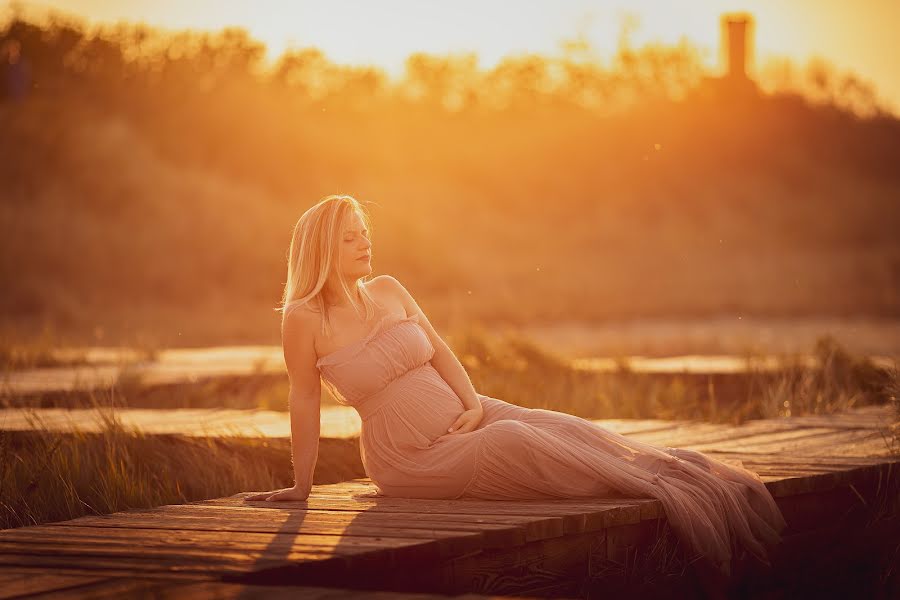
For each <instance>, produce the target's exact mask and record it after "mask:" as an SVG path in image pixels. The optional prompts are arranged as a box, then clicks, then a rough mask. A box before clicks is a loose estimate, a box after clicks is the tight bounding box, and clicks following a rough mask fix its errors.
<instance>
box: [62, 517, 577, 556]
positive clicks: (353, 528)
mask: <svg viewBox="0 0 900 600" xmlns="http://www.w3.org/2000/svg"><path fill="white" fill-rule="evenodd" d="M447 516H450V517H458V515H447ZM59 525H61V526H66V527H84V526H93V527H110V528H120V529H129V530H131V529H179V530H198V531H214V532H235V533H237V532H249V533H253V532H255V533H277V532H279V531H283V526H282V525H281V524H279V523H275V522H272V521H270V520H267V521H265V522H263V521H259V520H254V519H246V518H245V517H242V518H239V519H237V518H227V517H221V516H217V517H211V516H204V517H192V516H181V515H178V516H173V515H171V514H169V515H166V516H165V518H160V517H159V516H154V515H148V516H145V517H140V516H136V515H135V516H131V517H130V518H128V519H127V520H117V521H115V522H110V521H109V520H103V519H101V518H98V517H91V520H88V521H85V522H81V523H72V522H68V521H67V522H62V523H60V524H59ZM291 531H292V532H296V533H300V534H318V535H335V536H345V537H351V536H376V535H379V536H383V537H404V538H423V539H431V538H432V537H433V536H434V535H435V532H439V534H445V533H446V534H456V533H459V534H466V533H476V532H477V533H481V534H482V536H483V540H482V543H481V544H480V547H485V548H495V547H507V546H514V545H518V544H522V543H525V541H526V540H527V539H528V538H527V537H526V534H525V528H524V527H519V526H516V525H507V524H500V523H484V522H481V523H467V522H464V521H463V520H462V519H461V520H460V521H457V522H447V521H445V520H420V519H417V520H415V521H413V522H410V521H409V520H407V519H404V520H402V521H401V520H389V521H388V520H382V521H380V522H378V523H377V524H366V523H358V522H356V518H355V517H353V516H352V515H347V516H344V517H337V518H334V517H330V516H327V515H323V516H316V517H315V518H314V519H305V520H304V521H303V522H302V523H300V524H299V525H298V526H296V528H292V530H291ZM560 534H561V528H560Z"/></svg>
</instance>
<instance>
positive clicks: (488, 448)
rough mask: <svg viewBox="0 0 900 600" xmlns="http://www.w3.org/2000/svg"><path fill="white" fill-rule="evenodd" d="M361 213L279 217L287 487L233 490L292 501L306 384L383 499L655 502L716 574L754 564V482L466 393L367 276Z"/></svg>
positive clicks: (303, 447) (451, 364)
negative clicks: (289, 460)
mask: <svg viewBox="0 0 900 600" xmlns="http://www.w3.org/2000/svg"><path fill="white" fill-rule="evenodd" d="M368 229H369V219H368V215H367V214H366V211H365V210H364V209H363V207H362V206H361V205H360V203H359V202H357V201H356V200H355V199H354V198H352V197H350V196H344V195H335V196H328V197H326V198H324V199H322V200H321V201H320V202H319V203H317V204H316V205H315V206H313V207H312V208H310V209H309V210H307V211H306V212H305V213H304V214H303V216H302V217H300V220H299V221H298V222H297V224H296V226H295V227H294V232H293V238H292V240H291V248H290V256H289V260H288V278H287V283H286V286H285V290H284V297H283V305H282V307H281V309H280V310H282V340H283V345H284V357H285V362H286V364H287V369H288V376H289V378H290V418H291V432H292V436H291V438H292V453H293V464H294V477H295V481H296V484H295V485H294V486H293V487H291V488H287V489H283V490H278V491H274V492H267V493H263V494H257V495H254V496H250V497H248V498H247V500H251V501H252V500H269V501H282V500H305V499H306V498H307V497H308V496H309V492H310V488H311V487H312V475H313V470H314V466H315V462H316V458H317V450H318V441H319V400H320V394H321V387H320V384H321V382H323V381H324V382H325V385H326V386H327V387H328V388H329V390H330V391H331V393H332V394H333V395H334V397H335V398H336V399H337V400H338V402H341V403H343V404H349V405H351V406H353V407H354V408H355V409H356V410H357V411H358V412H359V415H360V417H361V418H362V431H361V435H360V451H361V456H362V461H363V465H364V467H365V470H366V473H367V474H368V476H369V477H370V478H371V479H372V481H373V482H374V483H375V485H376V486H377V488H378V492H379V494H380V495H383V496H394V497H406V498H484V499H498V500H516V499H538V498H585V497H590V498H604V497H610V496H619V497H622V496H626V497H639V498H657V499H659V500H660V501H661V503H662V505H663V507H664V509H665V512H666V515H667V518H668V521H669V523H670V524H671V526H672V529H673V531H674V532H675V533H676V534H677V535H678V536H679V538H680V539H681V540H682V541H683V542H684V543H686V545H687V547H688V549H689V550H690V551H692V552H694V553H697V554H698V555H702V556H703V557H704V558H705V559H707V560H708V561H710V562H711V564H712V565H713V566H714V567H715V568H717V569H719V570H720V571H721V572H722V573H725V574H727V573H729V572H730V564H731V558H732V551H733V549H735V548H736V547H743V548H744V549H746V550H747V551H749V552H750V553H751V554H753V555H754V556H756V557H757V558H758V559H759V560H761V561H762V562H763V563H765V564H769V562H768V559H767V548H766V545H773V544H775V543H777V542H778V541H779V540H780V533H781V531H782V529H783V528H784V527H785V525H786V523H785V521H784V519H783V517H782V515H781V512H780V511H779V509H778V507H777V505H776V504H775V501H774V500H773V498H772V496H771V495H770V494H769V492H768V490H767V489H766V487H765V485H764V484H763V482H762V480H761V479H759V477H758V476H757V475H756V474H754V473H752V472H751V471H748V470H746V469H744V468H743V467H742V466H734V465H730V464H726V463H723V462H718V461H715V460H713V459H711V458H709V457H707V456H705V455H703V454H701V453H699V452H696V451H691V450H682V449H677V448H658V447H655V446H652V445H649V444H646V443H642V442H639V441H636V440H633V439H630V438H627V437H624V436H622V435H619V434H616V433H614V432H612V431H608V430H606V429H604V428H602V427H600V426H598V425H596V424H595V423H592V422H590V421H588V420H585V419H582V418H580V417H575V416H573V415H569V414H566V413H562V412H557V411H553V410H545V409H529V408H524V407H521V406H517V405H515V404H510V403H507V402H504V401H503V400H499V399H497V398H492V397H490V396H485V395H484V394H479V393H477V392H476V391H475V389H474V388H473V386H472V383H471V381H470V380H469V378H468V376H467V374H466V371H465V369H464V368H463V366H462V365H461V364H460V362H459V360H457V358H456V357H455V356H454V354H453V352H452V351H451V350H450V348H449V347H448V346H447V344H446V343H444V341H443V340H442V339H441V337H440V336H439V335H438V334H437V332H435V330H434V327H432V325H431V323H430V322H429V320H428V318H427V317H426V316H425V314H424V313H423V312H422V309H421V308H420V307H419V305H418V304H417V303H416V301H415V300H414V299H413V297H412V296H411V295H410V294H409V292H408V291H407V290H406V289H405V288H404V286H403V285H401V283H400V282H399V281H397V279H395V278H394V277H391V276H389V275H380V276H378V277H374V278H371V279H368V280H366V278H367V277H368V276H369V275H371V272H372V267H371V258H372V257H371V250H372V244H371V242H370V240H369V231H368Z"/></svg>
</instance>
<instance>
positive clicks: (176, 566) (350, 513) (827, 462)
mask: <svg viewBox="0 0 900 600" xmlns="http://www.w3.org/2000/svg"><path fill="white" fill-rule="evenodd" d="M889 410H890V409H889V408H888V407H867V408H864V409H858V410H855V411H852V412H850V413H847V414H841V415H831V416H827V417H825V416H819V417H809V418H799V419H775V420H768V421H756V422H751V423H748V424H746V425H745V426H743V427H736V428H728V427H725V428H724V429H723V428H721V426H711V425H709V424H694V425H692V424H689V423H683V422H679V423H665V422H659V421H639V422H630V423H629V422H626V421H621V420H619V421H598V424H601V425H603V424H608V426H609V427H610V428H614V429H616V430H617V431H619V432H621V433H626V434H629V435H633V436H635V437H638V438H641V439H645V440H647V441H652V442H654V443H658V444H662V445H665V446H673V447H696V448H703V449H705V450H706V451H707V452H709V453H710V454H711V455H713V456H716V457H719V458H722V459H727V460H739V461H741V462H742V463H743V464H744V466H745V467H747V468H749V469H751V470H753V471H755V472H757V473H758V474H759V475H760V477H761V478H762V479H763V481H765V482H766V485H767V486H768V487H769V489H770V490H771V491H772V493H773V495H774V496H775V497H776V499H777V500H778V501H779V504H780V505H783V506H784V507H785V510H786V514H788V513H789V515H790V516H789V517H788V521H789V523H791V524H792V525H795V524H796V523H800V522H806V524H809V521H810V520H811V519H821V520H827V519H829V518H830V517H828V515H830V514H831V513H829V512H828V510H827V509H829V507H837V508H839V509H840V510H844V509H845V508H846V507H847V506H851V505H853V504H854V503H855V504H860V503H861V504H864V505H865V506H866V507H867V508H870V507H871V506H874V505H875V504H877V503H880V502H884V500H883V499H884V498H885V497H887V498H889V499H890V498H893V499H894V500H891V502H893V504H890V502H889V503H888V504H889V505H890V507H891V509H892V510H893V509H894V508H896V498H900V487H898V472H897V471H898V463H900V457H898V456H897V455H893V456H889V455H887V454H886V453H885V452H884V450H883V449H882V448H878V447H877V446H876V445H875V444H874V443H873V442H872V440H871V439H869V438H868V437H866V436H864V435H863V434H866V433H867V434H872V433H876V431H877V428H878V427H880V426H882V425H884V424H886V423H888V422H889V420H890V412H889ZM881 443H882V445H883V446H884V447H885V448H887V444H886V443H885V442H884V440H883V439H882V440H881ZM865 452H870V453H869V454H865ZM375 492H376V489H375V487H374V485H373V484H372V482H371V481H370V480H368V479H356V480H352V481H348V482H343V483H339V484H331V485H318V486H314V488H313V491H312V494H311V495H310V497H309V499H308V500H307V501H305V502H296V503H267V502H245V501H244V498H245V497H246V496H248V495H249V494H251V493H252V492H245V493H240V494H236V495H234V496H231V497H228V498H217V499H212V500H207V501H202V502H195V503H191V504H184V505H171V506H162V507H157V508H154V509H147V510H132V511H125V512H120V513H115V514H112V515H105V516H89V517H83V518H80V519H74V520H71V521H66V522H61V523H53V524H46V525H40V526H35V527H24V528H19V529H11V530H5V531H0V575H2V576H3V577H6V578H7V581H11V580H12V579H10V578H11V577H14V575H15V574H16V573H22V572H26V573H35V574H38V575H40V577H39V578H38V580H40V578H42V577H44V575H53V576H54V577H59V578H66V577H79V578H86V580H85V583H84V585H86V586H87V585H95V584H96V585H101V584H102V585H107V583H106V580H108V579H109V578H136V579H144V580H160V581H161V580H165V581H173V580H178V581H182V582H190V581H207V580H224V581H232V582H241V583H273V584H275V583H292V584H304V585H305V584H323V583H324V584H328V585H337V586H339V587H347V586H348V585H349V582H353V583H354V586H353V587H355V586H356V584H359V585H363V584H369V585H374V586H380V587H377V589H394V590H397V591H410V588H411V589H419V590H425V589H427V590H428V591H438V590H440V591H442V592H448V591H455V592H460V591H466V590H473V589H474V590H476V591H480V592H483V593H494V592H496V591H499V590H503V591H512V592H513V593H524V592H527V591H529V590H531V591H533V590H544V591H545V592H548V593H549V591H550V590H553V592H552V593H554V594H556V593H567V591H569V590H568V588H566V587H560V588H554V587H553V586H554V585H562V584H561V583H560V582H562V581H570V580H572V578H573V577H575V576H576V575H577V573H580V572H582V571H583V570H584V561H587V564H590V561H591V560H594V561H596V560H600V559H608V560H624V559H623V558H622V557H623V556H627V552H626V553H625V554H623V552H625V551H624V550H623V548H624V546H623V544H624V545H626V546H628V547H633V546H634V545H635V544H638V543H643V542H640V540H646V539H647V536H650V537H651V538H652V537H653V532H654V531H658V530H659V524H660V523H662V522H663V521H664V519H663V517H664V514H663V511H662V507H661V505H660V503H659V502H658V501H656V500H652V499H628V498H608V499H580V500H550V501H537V500H530V501H518V502H499V501H481V500H413V499H401V498H385V497H377V496H375V495H374V494H375ZM876 496H877V497H876ZM856 497H859V502H857V500H856ZM817 511H818V512H817ZM510 573H518V574H519V575H518V576H516V577H513V576H511V575H510ZM90 578H102V579H103V581H101V582H99V583H98V582H94V581H89V580H90ZM38 580H36V581H38ZM0 581H2V580H0ZM47 581H55V580H49V579H48V580H47ZM60 581H63V580H60ZM35 585H38V583H35ZM47 585H50V584H49V583H48V584H47ZM60 585H65V581H63V583H61V584H60ZM109 585H112V584H109ZM76 589H77V588H76Z"/></svg>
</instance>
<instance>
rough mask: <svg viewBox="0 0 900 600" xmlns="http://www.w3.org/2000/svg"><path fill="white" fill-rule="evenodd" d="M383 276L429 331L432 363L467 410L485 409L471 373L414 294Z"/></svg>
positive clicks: (408, 311)
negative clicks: (436, 329) (467, 371)
mask: <svg viewBox="0 0 900 600" xmlns="http://www.w3.org/2000/svg"><path fill="white" fill-rule="evenodd" d="M382 277H384V278H385V279H386V280H388V281H389V282H390V284H391V285H392V286H393V288H394V291H395V292H396V294H397V295H398V296H399V297H400V299H401V300H402V301H403V307H404V308H405V309H406V314H407V315H410V316H412V315H417V317H418V320H419V324H420V325H422V328H423V329H425V331H426V332H427V333H428V337H429V338H430V339H431V345H432V346H434V356H433V357H432V359H431V364H432V366H433V367H434V368H435V370H436V371H437V372H438V373H440V375H441V377H442V378H443V379H444V381H446V382H447V384H448V385H449V386H450V387H451V388H452V389H453V391H454V392H456V395H457V396H459V399H460V400H462V403H463V406H465V407H466V410H467V411H468V410H478V411H483V410H484V409H483V407H482V406H481V401H480V400H479V399H478V395H477V394H476V393H475V387H474V386H473V385H472V380H471V379H469V374H468V373H466V369H465V367H463V366H462V363H461V362H459V359H458V358H456V355H455V354H454V353H453V350H451V349H450V346H448V345H447V343H446V342H445V341H444V340H443V339H442V338H441V336H439V335H438V334H437V332H436V331H435V330H434V327H433V326H432V325H431V322H430V321H429V320H428V318H427V317H426V316H425V313H424V312H422V309H421V308H419V305H418V303H417V302H416V301H415V299H414V298H413V297H412V295H411V294H410V293H409V292H408V291H407V290H406V288H405V287H403V285H402V284H401V283H400V282H399V281H397V279H395V278H394V277H391V276H390V275H382Z"/></svg>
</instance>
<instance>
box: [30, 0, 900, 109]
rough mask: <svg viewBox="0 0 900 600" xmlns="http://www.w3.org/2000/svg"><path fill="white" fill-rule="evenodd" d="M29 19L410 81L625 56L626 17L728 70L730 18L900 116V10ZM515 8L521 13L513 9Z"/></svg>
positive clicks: (247, 12) (838, 2) (740, 5)
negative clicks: (409, 70)
mask: <svg viewBox="0 0 900 600" xmlns="http://www.w3.org/2000/svg"><path fill="white" fill-rule="evenodd" d="M18 4H19V5H20V6H23V7H25V8H26V9H34V10H44V11H46V10H47V9H53V8H56V9H60V10H62V11H64V12H67V13H70V14H76V15H80V16H83V17H85V18H87V19H88V20H90V21H92V22H109V21H116V20H122V19H124V20H128V21H145V22H147V23H150V24H152V25H158V26H162V27H166V28H173V29H181V28H195V29H196V28H199V29H213V30H215V29H220V28H222V27H225V26H229V25H238V26H242V27H244V28H246V29H247V30H248V31H249V32H250V33H251V34H252V35H253V36H254V37H256V38H258V39H260V40H261V41H263V42H265V43H266V44H267V45H268V46H269V50H270V55H277V54H278V53H280V52H281V51H282V50H284V49H285V48H288V47H291V46H294V47H305V46H317V47H320V48H322V50H323V51H324V52H325V53H326V54H327V55H328V56H329V58H331V59H332V60H334V61H336V62H341V63H369V64H377V65H379V66H382V67H383V68H385V69H386V70H387V71H388V72H389V73H390V74H391V75H394V76H396V75H399V73H400V72H401V70H402V64H403V60H404V58H405V57H406V56H407V55H408V54H409V53H411V52H414V51H426V52H433V53H441V54H443V53H449V52H463V51H476V52H477V53H478V55H479V64H480V65H481V66H482V67H489V66H492V65H493V64H495V63H496V62H497V61H498V60H499V59H500V58H501V57H502V56H504V55H507V54H513V53H518V52H541V53H548V54H558V53H559V52H560V46H559V41H560V40H562V39H564V38H572V37H575V36H577V35H579V34H582V35H584V36H585V38H586V39H587V40H588V41H589V42H590V43H591V44H592V45H593V46H594V47H595V48H596V49H597V51H598V52H599V54H600V56H601V58H603V57H607V56H609V54H610V53H611V52H612V51H614V49H615V46H616V41H617V38H618V34H619V31H620V29H621V23H622V17H623V16H625V15H626V14H629V15H634V16H635V17H637V19H638V26H637V28H636V29H635V31H634V34H633V36H632V40H633V42H634V43H635V44H637V45H640V44H642V43H644V42H647V41H653V40H659V41H662V42H666V43H676V42H677V41H678V40H679V38H681V37H682V36H686V37H687V38H688V39H689V40H690V41H691V42H692V43H694V44H695V45H697V46H700V47H701V48H703V49H705V50H706V51H707V52H706V54H705V56H706V62H707V65H708V66H710V67H717V66H718V65H719V63H718V60H719V54H718V45H719V15H721V14H722V13H724V12H734V11H746V12H750V13H752V14H753V15H754V16H755V17H756V37H755V46H756V62H757V64H758V65H762V64H764V63H765V61H766V59H767V58H768V57H770V56H772V55H782V56H788V57H790V58H792V59H794V60H796V61H798V62H801V63H804V62H805V61H806V60H807V59H808V58H809V57H811V56H820V57H823V58H825V59H827V60H829V61H830V62H832V63H833V64H834V65H835V66H836V67H838V68H839V69H841V70H853V71H855V72H856V73H857V74H859V75H861V76H862V77H863V78H864V79H868V80H870V81H871V82H873V83H874V84H875V85H876V87H877V90H878V92H879V95H880V96H881V97H882V98H883V99H885V100H886V101H887V102H888V103H889V104H890V106H891V108H892V109H893V111H894V112H895V113H897V112H900V110H898V109H900V69H897V68H896V67H895V65H893V64H892V58H893V57H895V56H896V55H897V43H896V41H895V39H894V38H895V37H896V36H897V34H898V28H900V1H898V0H860V1H859V2H854V3H851V2H847V1H846V0H789V1H785V0H747V1H743V2H740V1H734V0H686V1H684V2H678V3H675V2H669V1H653V0H627V1H626V0H524V1H520V2H512V1H510V0H454V1H452V2H445V1H436V0H378V1H375V0H328V1H320V2H311V1H298V0H254V1H252V2H251V1H246V2H238V1H224V0H192V1H190V2H187V1H183V0H119V1H115V0H45V1H43V2H27V1H25V2H18ZM512 7H515V8H514V9H513V8H512Z"/></svg>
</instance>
